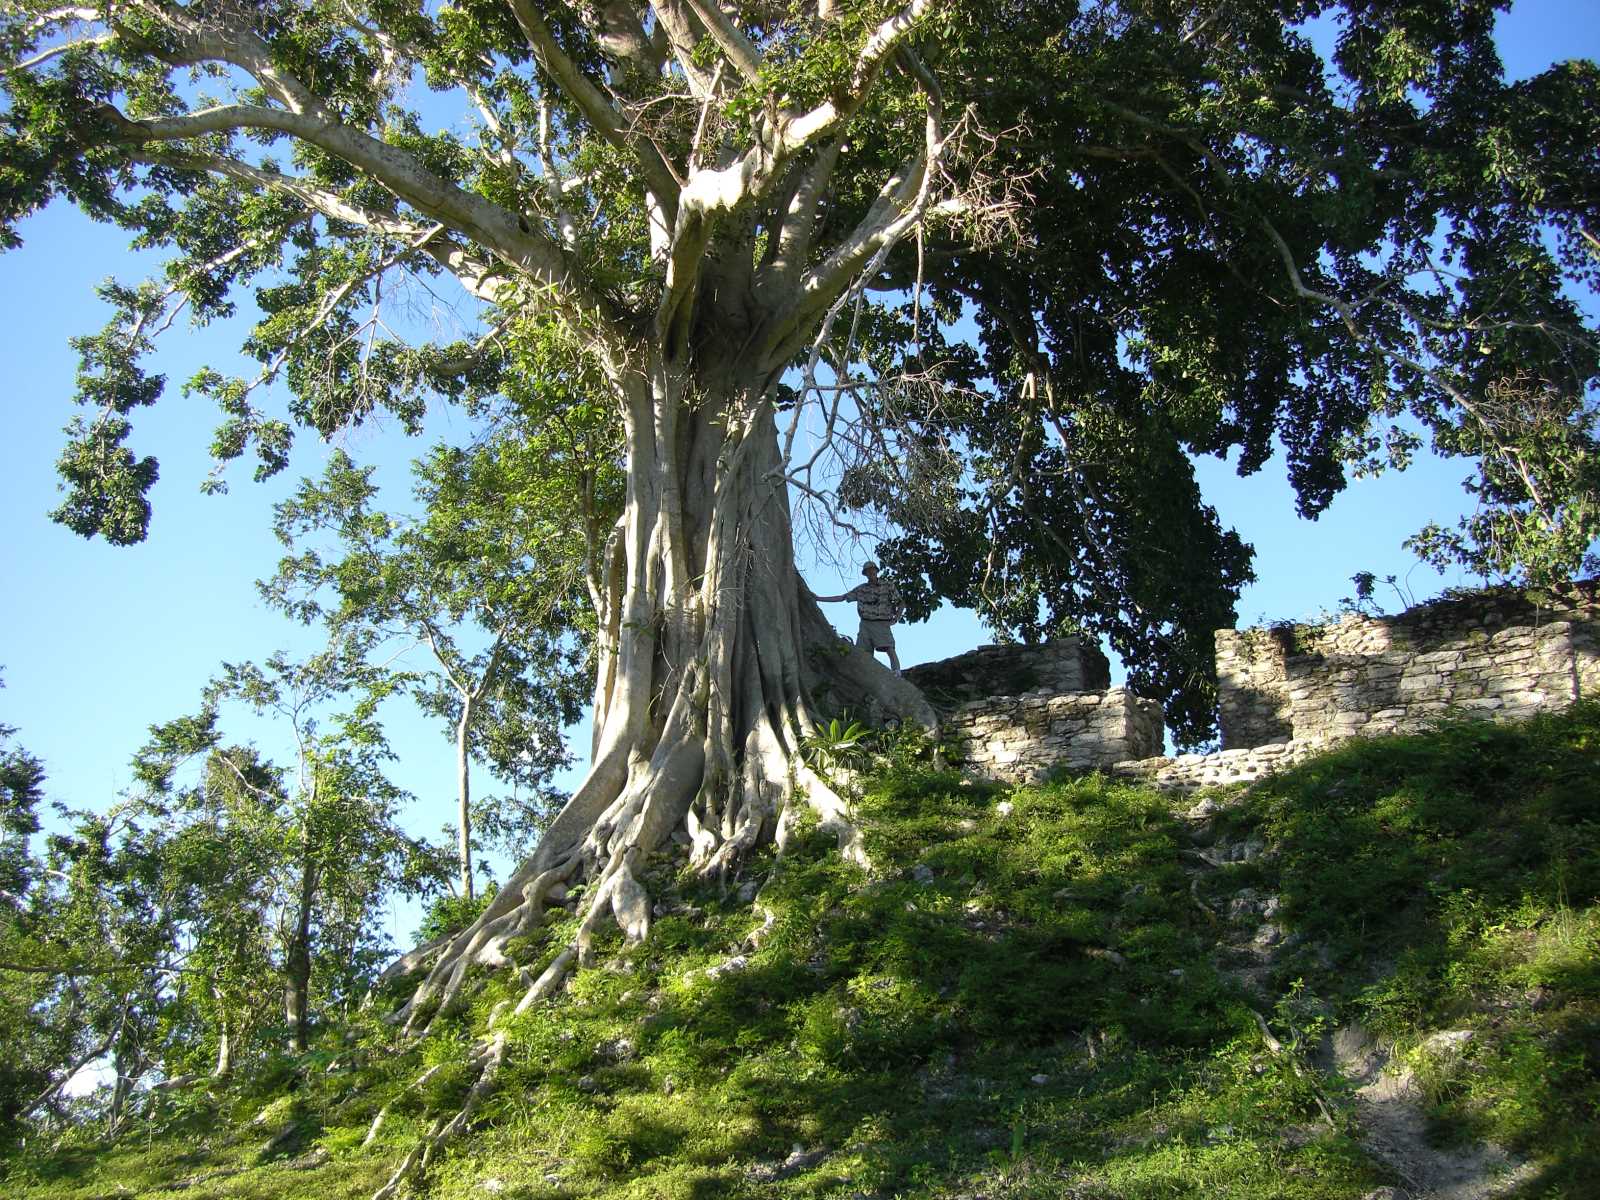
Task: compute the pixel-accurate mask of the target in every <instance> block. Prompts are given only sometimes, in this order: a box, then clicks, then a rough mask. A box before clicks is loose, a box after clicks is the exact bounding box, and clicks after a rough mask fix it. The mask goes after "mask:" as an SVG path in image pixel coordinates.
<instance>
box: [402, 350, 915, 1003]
mask: <svg viewBox="0 0 1600 1200" xmlns="http://www.w3.org/2000/svg"><path fill="white" fill-rule="evenodd" d="M722 351H723V352H722V353H721V354H720V355H718V356H716V357H715V358H711V359H709V363H710V365H709V368H707V367H702V368H700V369H698V370H695V371H693V372H692V373H691V371H690V370H688V369H684V368H676V367H674V366H673V365H672V364H670V363H668V362H666V361H664V358H663V356H662V355H660V354H659V353H657V354H649V353H647V352H646V351H644V350H642V349H641V351H640V355H639V359H638V361H640V362H648V363H649V364H650V366H649V368H648V370H645V369H636V370H633V371H630V372H618V373H617V374H616V380H617V384H618V390H619V392H620V393H621V395H620V401H621V405H622V412H623V423H624V429H625V437H626V451H627V456H628V491H627V499H626V506H625V510H624V512H623V515H622V517H621V519H620V520H619V521H618V523H617V527H616V529H615V530H614V531H613V535H612V537H611V539H610V542H609V543H608V545H607V548H606V551H605V553H606V556H607V557H606V561H605V562H603V563H602V564H600V566H601V570H600V571H599V575H600V577H601V578H602V579H603V580H604V581H606V589H605V592H604V596H603V605H602V611H601V612H600V613H599V614H598V615H599V628H600V644H599V647H598V653H597V663H598V666H597V672H598V673H597V684H596V704H595V716H594V720H595V741H594V754H593V759H592V762H591V766H590V770H589V774H588V776H587V777H586V778H585V780H584V781H583V783H582V784H581V785H580V786H579V787H578V789H577V791H576V792H575V793H574V795H573V797H572V799H571V801H569V802H568V804H567V805H566V807H565V808H564V809H563V810H562V811H561V813H560V814H558V815H557V817H556V818H555V820H554V821H553V822H552V824H551V826H550V828H549V829H548V830H547V831H546V833H545V836H544V839H543V841H542V842H541V844H540V846H539V848H538V849H537V850H536V851H535V853H534V855H533V856H532V858H530V859H529V860H528V861H527V862H526V863H524V864H523V865H522V866H521V868H519V870H518V871H517V872H516V873H515V874H514V875H513V876H512V878H511V879H510V880H509V881H508V882H507V884H506V886H505V887H504V888H503V889H502V890H501V891H500V893H499V894H498V895H497V896H496V897H495V899H494V900H493V901H492V902H491V903H490V905H489V906H488V908H487V909H486V910H485V911H484V913H483V914H482V916H481V917H480V918H479V919H478V920H477V922H476V923H475V924H474V925H472V926H471V927H470V928H468V929H467V930H465V931H463V932H462V933H461V934H459V935H457V937H456V938H454V939H453V940H452V941H451V942H450V943H448V944H447V945H445V946H444V947H443V948H442V952H441V953H440V954H439V955H438V957H437V959H436V960H435V962H434V965H433V966H432V969H431V970H430V972H429V974H428V976H427V978H426V979H425V980H424V982H423V983H422V984H421V986H419V988H418V989H417V990H416V992H415V993H414V994H413V996H412V998H411V1000H410V1001H409V1002H408V1004H407V1005H406V1007H405V1009H403V1010H402V1013H403V1014H404V1016H405V1019H406V1021H407V1025H408V1028H412V1029H416V1028H419V1027H421V1026H423V1025H425V1024H426V1022H427V1021H428V1020H429V1019H430V1018H431V1016H432V1014H433V1013H434V1012H436V1011H438V1010H439V1009H440V1008H441V1007H442V1006H448V1005H450V1004H451V1003H453V1002H454V1000H455V999H456V998H457V997H458V995H459V991H460V988H461V986H462V982H463V979H464V976H465V974H466V971H467V968H468V967H469V966H471V965H472V964H474V963H480V964H487V965H501V964H503V963H504V962H505V959H504V957H503V955H502V952H501V951H502V947H503V946H504V944H505V942H506V941H507V940H508V939H510V938H512V937H515V936H518V935H519V934H522V933H525V932H527V931H528V930H529V929H531V928H533V927H534V926H536V925H537V924H538V922H539V919H540V910H541V908H542V906H543V901H544V896H545V894H546V893H547V892H548V890H549V889H550V888H551V887H552V886H553V885H554V884H555V883H557V882H561V881H566V880H570V879H572V878H573V877H575V876H577V877H583V878H586V879H588V880H589V881H590V883H591V887H590V889H589V892H588V899H587V901H586V903H587V905H588V908H587V912H586V915H585V918H584V920H583V922H582V923H581V928H580V931H579V933H578V936H577V939H576V941H575V942H574V944H573V945H572V946H571V947H569V949H568V951H567V952H566V953H564V954H562V955H561V956H560V957H559V958H558V960H557V964H556V965H555V966H553V967H552V968H551V969H550V970H548V971H546V973H545V976H543V977H541V978H540V980H539V981H537V982H536V983H535V984H534V985H533V987H532V988H531V989H530V991H529V993H528V996H527V997H526V998H525V1000H524V1003H528V1002H531V1001H532V1000H533V999H536V998H538V997H539V996H541V995H545V994H548V992H549V991H550V990H551V989H552V988H553V987H554V986H555V985H556V984H557V983H559V982H560V980H561V977H562V976H563V975H564V973H565V971H566V970H567V969H569V968H570V966H571V965H573V963H575V962H582V961H584V960H585V959H586V958H587V955H588V953H589V947H590V943H591V941H592V938H593V936H594V934H595V932H596V930H597V929H598V928H599V927H600V925H601V923H602V922H603V921H606V920H609V919H615V920H616V922H617V923H618V924H619V925H620V926H621V927H622V929H623V932H624V933H625V935H626V936H627V938H628V939H629V940H630V941H633V940H638V939H640V938H642V937H644V936H645V935H646V933H647V932H648V930H649V924H650V905H649V898H648V896H647V895H646V893H645V890H644V888H643V887H642V886H641V885H640V883H639V882H638V880H637V878H636V877H635V874H634V869H635V867H636V865H637V864H638V863H639V862H640V860H641V859H642V857H643V856H645V855H647V854H649V853H650V852H651V851H652V850H653V849H655V848H656V847H657V846H659V845H660V844H661V842H662V841H663V840H664V839H666V838H667V837H668V836H669V835H670V834H671V833H672V832H673V831H674V830H676V829H684V830H685V831H686V832H687V833H688V835H689V838H690V846H691V848H690V860H691V862H692V864H693V866H694V867H695V868H696V869H698V870H699V871H700V872H702V873H703V874H705V875H710V876H716V875H723V874H726V873H728V872H731V871H735V870H736V869H737V868H738V866H739V865H740V863H741V862H742V861H743V859H744V858H745V857H746V856H747V855H748V854H749V853H750V852H751V851H752V850H753V849H755V848H756V847H757V846H758V845H760V844H761V843H762V842H763V841H767V840H771V839H774V838H776V839H777V840H778V842H779V844H780V846H781V845H782V843H783V840H784V838H785V836H786V832H787V830H788V829H789V828H790V826H791V823H792V821H793V818H794V815H795V812H796V808H795V805H796V802H804V803H808V804H809V805H810V806H811V807H812V808H813V809H815V810H816V811H817V813H818V814H819V816H820V817H821V820H822V822H823V825H824V827H825V828H828V829H830V830H832V831H833V832H835V833H836V834H837V835H838V837H839V842H840V847H841V850H843V851H845V852H846V853H851V854H855V855H859V847H858V846H857V843H856V836H855V832H854V829H853V827H852V826H851V825H850V823H849V820H848V814H847V812H846V808H845V805H844V803H843V801H842V800H841V799H840V797H839V796H838V795H837V794H836V793H835V792H834V791H833V790H832V788H830V787H829V786H828V784H827V783H826V782H825V781H824V780H823V779H821V778H820V777H819V776H817V775H816V774H815V773H814V772H813V771H812V770H811V768H810V767H809V766H808V765H807V764H806V763H805V761H804V760H803V758H802V756H801V755H800V747H801V743H802V741H803V739H805V738H806V737H808V736H810V735H811V734H812V733H813V732H814V731H815V729H816V718H817V715H818V712H819V708H820V706H822V705H826V706H827V708H828V709H830V710H832V711H835V712H837V711H840V710H843V709H845V708H849V709H851V710H852V711H853V712H855V713H856V714H858V715H861V716H864V717H867V718H868V719H869V720H882V719H884V718H887V717H894V718H899V719H906V720H912V721H915V722H917V723H920V724H923V725H932V723H933V720H934V717H933V712H932V710H931V709H930V708H929V707H928V705H927V702H926V701H925V700H924V699H923V697H922V695H921V693H920V692H918V691H917V690H916V689H915V688H914V687H912V686H911V685H910V684H907V683H905V682H904V681H903V680H900V679H897V678H896V677H894V676H893V675H892V674H891V673H890V672H889V671H888V670H887V669H885V668H884V667H883V666H882V665H880V664H879V663H878V662H876V660H874V659H873V658H872V657H871V656H870V655H868V654H865V653H863V652H861V651H859V650H856V649H855V648H854V647H853V646H851V645H850V644H849V643H848V642H846V641H843V640H842V639H840V638H839V637H838V635H837V634H836V633H835V632H834V631H833V629H832V627H831V626H830V625H829V624H828V622H827V620H826V619H825V618H824V617H823V615H822V613H821V610H820V609H819V608H818V606H817V604H816V603H815V601H814V600H812V599H811V596H810V593H809V591H808V590H807V589H806V587H805V586H804V583H803V581H802V580H801V579H800V576H799V574H798V572H797V571H796V568H795V563H794V549H793V537H792V531H791V525H790V513H789V501H788V491H787V485H786V483H785V481H784V472H783V464H782V462H781V457H780V454H779V448H778V438H777V428H776V424H775V419H774V409H773V399H772V392H773V390H774V388H775V385H776V382H777V372H770V373H768V374H767V375H765V376H756V375H753V374H745V373H744V372H745V371H748V370H749V369H750V368H749V367H748V366H747V365H745V364H743V363H741V361H740V356H739V352H738V347H737V346H734V345H726V344H725V345H724V346H723V348H722ZM700 361H701V362H702V363H705V362H707V361H708V358H707V356H705V355H701V356H700ZM402 962H403V963H404V964H405V965H406V966H410V965H411V964H413V963H414V962H415V958H408V960H402ZM401 967H402V964H401V963H397V964H396V968H395V969H398V968H401ZM392 970H393V969H392Z"/></svg>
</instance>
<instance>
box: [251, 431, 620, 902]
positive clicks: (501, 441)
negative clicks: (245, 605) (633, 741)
mask: <svg viewBox="0 0 1600 1200" xmlns="http://www.w3.org/2000/svg"><path fill="white" fill-rule="evenodd" d="M554 441H555V439H551V438H549V437H547V436H543V435H538V434H535V435H532V436H529V437H526V438H523V437H511V436H507V435H505V434H501V435H500V436H497V437H494V438H492V439H490V440H488V441H487V442H486V443H485V444H483V445H480V446H477V447H475V448H473V449H471V450H466V451H463V450H458V449H454V448H451V447H448V446H440V447H437V448H436V449H435V450H434V451H433V453H432V454H430V455H429V456H428V458H427V459H425V460H423V461H420V462H418V463H417V464H416V465H415V471H416V477H417V494H416V498H417V501H418V503H419V505H420V507H421V516H420V518H419V519H417V520H414V521H410V522H404V521H402V520H400V519H397V518H395V517H393V516H390V515H388V514H386V513H384V512H382V511H380V510H378V509H376V508H374V507H373V505H372V501H373V500H374V498H375V497H376V495H377V488H376V486H375V485H374V484H373V482H372V478H371V477H372V469H371V468H365V469H363V468H360V467H357V466H356V465H355V464H354V463H353V462H352V461H351V460H350V459H349V458H348V456H346V455H344V454H343V453H340V452H335V454H334V455H333V456H332V458H331V460H330V462H329V464H328V466H327V468H326V470H325V471H324V473H323V476H322V478H321V479H320V480H317V481H315V482H313V481H311V480H306V481H305V482H303V483H302V485H301V487H300V490H299V491H298V492H297V493H296V494H295V495H294V496H293V497H292V498H291V499H289V500H286V501H284V502H283V503H281V504H279V505H278V506H277V509H276V521H275V523H274V527H275V529H276V530H277V533H278V537H279V539H280V540H281V541H282V542H283V544H284V545H285V546H286V547H288V548H289V549H290V550H291V551H295V553H292V554H291V555H290V556H288V557H286V558H284V559H283V560H282V561H281V562H280V563H279V565H278V570H277V573H276V574H275V575H274V576H273V577H272V578H271V579H270V580H268V581H266V582H265V583H264V584H263V585H262V591H263V594H264V595H265V596H266V597H267V599H268V600H269V602H271V603H272V604H274V605H275V606H276V607H278V608H281V609H283V610H285V611H287V612H289V613H290V614H291V615H294V616H296V617H298V618H299V619H301V620H303V621H313V620H319V619H320V620H322V621H324V622H325V623H326V624H327V626H328V627H329V629H330V630H331V631H333V632H334V633H335V634H340V633H346V634H353V635H356V636H362V637H369V638H372V639H375V640H378V641H383V642H388V641H392V640H395V639H399V640H401V641H402V642H408V641H414V642H415V643H417V644H420V645H421V646H422V647H424V648H425V649H426V652H427V654H428V656H429V658H430V659H431V660H432V662H431V666H430V667H428V668H425V669H423V670H420V671H418V670H415V669H413V670H411V671H410V672H408V673H407V675H406V678H407V679H408V680H409V682H410V687H411V691H412V694H413V696H414V697H415V698H416V700H417V702H418V703H419V704H420V705H421V707H422V708H423V709H424V710H425V711H427V712H429V713H432V714H433V715H435V716H438V717H440V718H442V719H443V720H444V721H446V722H447V724H448V726H449V727H450V729H451V731H452V735H453V739H454V743H455V753H456V780H457V796H456V800H457V808H456V814H457V815H456V820H457V826H456V832H457V863H458V872H457V878H458V881H459V884H458V886H459V890H460V894H461V895H462V896H464V897H466V898H467V899H469V900H470V899H471V898H472V897H473V895H474V881H473V870H472V846H473V839H472V814H473V808H472V793H471V774H470V771H471V761H472V759H473V758H474V757H476V758H479V759H482V760H486V761H487V762H488V763H489V764H490V765H491V767H492V768H493V769H494V771H495V773H496V774H497V775H498V776H500V777H501V778H502V779H504V780H506V781H507V782H508V783H512V784H516V785H520V786H524V787H528V788H531V789H532V790H533V793H534V795H535V798H536V799H535V807H540V806H539V803H538V801H539V799H541V798H544V797H545V796H546V795H547V793H548V786H549V778H550V775H551V774H552V773H553V772H554V771H556V770H558V769H560V768H561V767H564V766H566V765H567V763H568V762H569V761H570V759H569V757H568V755H567V754H566V751H565V745H564V742H563V739H562V728H563V726H564V725H568V724H571V723H572V722H573V721H575V720H577V718H578V715H579V710H580V706H581V702H582V689H583V687H584V684H585V683H586V681H587V680H586V672H585V670H584V665H585V664H584V659H585V654H584V650H583V645H582V642H581V641H580V640H579V637H580V634H582V633H583V632H584V631H585V629H586V628H591V629H592V625H593V621H592V617H591V616H590V614H589V610H588V605H587V597H586V595H585V591H584V587H583V581H584V570H585V566H586V564H587V562H588V561H589V556H588V555H587V553H586V539H585V537H584V530H585V529H586V528H587V527H588V525H589V524H591V523H592V522H593V520H594V517H593V515H592V512H591V513H586V512H584V511H583V508H582V506H581V505H575V504H573V503H572V500H573V498H574V496H575V495H576V496H577V497H587V496H593V495H594V493H595V490H596V488H597V487H598V484H597V483H595V482H594V481H590V482H589V484H588V486H587V487H586V488H579V489H574V490H572V491H568V490H565V489H562V488H557V487H553V486H552V484H551V480H552V477H557V476H556V473H555V472H553V471H552V470H551V464H550V455H551V453H552V449H553V447H552V442H554ZM556 452H559V447H556ZM574 469H581V468H574ZM593 503H597V502H591V506H590V507H591V510H592V507H593ZM318 537H322V538H330V537H331V538H332V539H333V549H332V553H331V556H330V557H328V558H324V556H323V554H322V552H320V551H319V550H318V549H316V548H314V543H315V540H316V539H317V538H318ZM508 816H509V814H508Z"/></svg>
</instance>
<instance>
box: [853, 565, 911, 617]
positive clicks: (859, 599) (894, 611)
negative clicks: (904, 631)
mask: <svg viewBox="0 0 1600 1200" xmlns="http://www.w3.org/2000/svg"><path fill="white" fill-rule="evenodd" d="M844 598H845V599H846V600H854V601H855V603H856V615H857V616H858V617H860V618H861V619H862V620H863V621H889V622H894V621H898V620H899V619H900V617H901V616H902V615H903V612H904V607H903V603H902V601H901V599H900V589H899V588H897V587H895V586H894V581H893V580H892V579H885V578H884V577H883V576H882V575H880V576H878V578H877V579H875V580H873V581H872V582H871V583H863V584H860V585H858V586H856V587H853V588H851V589H850V590H849V591H848V592H846V593H845V594H844Z"/></svg>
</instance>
